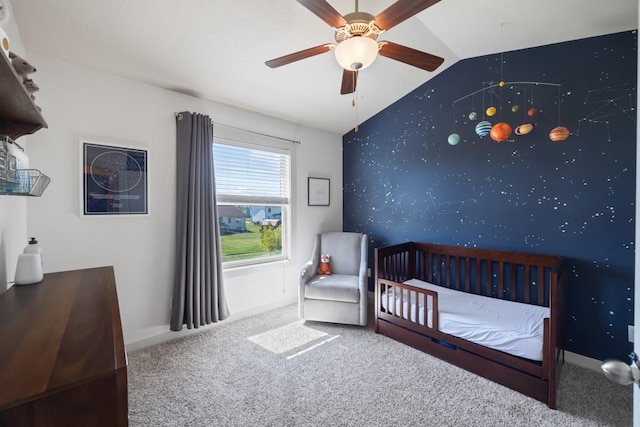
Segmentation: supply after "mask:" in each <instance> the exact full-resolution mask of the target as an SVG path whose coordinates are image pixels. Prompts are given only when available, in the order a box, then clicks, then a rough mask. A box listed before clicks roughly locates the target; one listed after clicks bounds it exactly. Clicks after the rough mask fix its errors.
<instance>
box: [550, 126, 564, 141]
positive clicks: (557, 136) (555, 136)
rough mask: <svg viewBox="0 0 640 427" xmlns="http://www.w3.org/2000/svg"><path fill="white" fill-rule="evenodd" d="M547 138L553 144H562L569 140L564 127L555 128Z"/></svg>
mask: <svg viewBox="0 0 640 427" xmlns="http://www.w3.org/2000/svg"><path fill="white" fill-rule="evenodd" d="M549 138H551V140H552V141H553V142H562V141H564V140H566V139H567V138H569V129H567V128H566V127H564V126H558V127H555V128H553V129H551V132H549Z"/></svg>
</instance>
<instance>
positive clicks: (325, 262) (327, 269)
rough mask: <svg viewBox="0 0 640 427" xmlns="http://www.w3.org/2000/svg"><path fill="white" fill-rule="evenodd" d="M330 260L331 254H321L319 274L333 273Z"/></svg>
mask: <svg viewBox="0 0 640 427" xmlns="http://www.w3.org/2000/svg"><path fill="white" fill-rule="evenodd" d="M329 261H331V255H329V254H322V255H320V267H318V274H324V275H327V276H330V275H331V265H330V264H329Z"/></svg>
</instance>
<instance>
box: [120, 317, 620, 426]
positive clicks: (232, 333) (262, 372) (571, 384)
mask: <svg viewBox="0 0 640 427" xmlns="http://www.w3.org/2000/svg"><path fill="white" fill-rule="evenodd" d="M128 357H129V368H128V372H129V414H130V415H129V417H130V425H131V426H398V427H404V426H554V427H555V426H581V427H582V426H631V425H632V388H631V387H622V386H619V385H616V384H612V383H610V382H609V381H607V380H606V378H605V377H604V375H601V374H599V373H597V372H593V371H590V370H587V369H583V368H580V367H577V366H574V365H570V364H565V365H564V367H563V371H562V378H561V381H560V389H559V396H558V410H551V409H549V408H548V407H547V406H546V405H544V404H543V403H540V402H538V401H536V400H533V399H531V398H528V397H526V396H523V395H521V394H520V393H517V392H515V391H512V390H510V389H508V388H505V387H502V386H500V385H498V384H495V383H493V382H491V381H488V380H486V379H484V378H481V377H478V376H476V375H474V374H471V373H469V372H466V371H464V370H462V369H459V368H457V367H455V366H452V365H450V364H448V363H446V362H443V361H441V360H439V359H436V358H434V357H431V356H429V355H427V354H424V353H422V352H419V351H417V350H414V349H412V348H410V347H407V346H405V345H403V344H400V343H398V342H395V341H393V340H391V339H389V338H386V337H383V336H380V335H376V334H375V333H374V332H373V323H372V322H370V324H369V326H368V327H367V328H361V327H356V326H342V325H333V324H324V323H317V322H300V321H298V320H297V308H296V306H288V307H285V308H282V309H278V310H274V311H271V312H268V313H264V314H261V315H258V316H255V317H251V318H247V319H241V320H237V321H235V322H229V323H227V324H221V325H219V326H217V327H214V328H211V329H210V330H208V331H207V332H203V333H200V334H196V335H191V336H188V337H186V338H181V339H178V340H175V341H172V342H167V343H162V344H159V345H156V346H153V347H148V348H145V349H142V350H138V351H135V352H132V353H129V355H128Z"/></svg>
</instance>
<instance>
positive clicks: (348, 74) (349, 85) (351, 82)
mask: <svg viewBox="0 0 640 427" xmlns="http://www.w3.org/2000/svg"><path fill="white" fill-rule="evenodd" d="M357 80H358V72H357V71H350V70H342V86H341V87H340V95H346V94H349V93H353V92H355V91H356V82H357Z"/></svg>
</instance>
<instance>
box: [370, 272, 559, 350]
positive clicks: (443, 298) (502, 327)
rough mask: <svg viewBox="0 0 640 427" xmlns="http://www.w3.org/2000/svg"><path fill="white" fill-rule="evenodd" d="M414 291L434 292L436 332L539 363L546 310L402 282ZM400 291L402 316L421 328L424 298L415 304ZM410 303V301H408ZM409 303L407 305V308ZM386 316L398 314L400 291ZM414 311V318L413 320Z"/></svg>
mask: <svg viewBox="0 0 640 427" xmlns="http://www.w3.org/2000/svg"><path fill="white" fill-rule="evenodd" d="M405 283H406V284H408V285H411V286H415V287H417V288H422V289H428V290H430V291H435V292H437V293H438V312H439V314H440V317H439V319H438V322H439V329H440V332H443V333H445V334H449V335H453V336H456V337H458V338H463V339H465V340H467V341H471V342H474V343H476V344H480V345H482V346H485V347H489V348H493V349H495V350H499V351H503V352H505V353H509V354H512V355H514V356H519V357H524V358H527V359H531V360H536V361H541V360H542V341H543V331H544V318H545V317H549V308H548V307H540V306H537V305H530V304H524V303H519V302H512V301H505V300H500V299H496V298H489V297H484V296H480V295H474V294H469V293H466V292H461V291H455V290H452V289H448V288H443V287H442V286H437V285H434V284H431V283H428V282H424V281H422V280H417V279H411V280H408V281H406V282H405ZM407 293H408V291H407V290H406V289H405V290H404V292H403V294H404V295H403V299H402V301H403V306H404V307H403V308H402V316H403V317H404V318H405V319H410V320H411V321H412V322H417V323H419V324H421V325H424V319H425V315H424V306H425V301H424V298H422V297H421V298H419V299H418V301H417V303H418V304H417V307H418V310H416V297H417V294H416V292H410V294H411V298H408V295H407ZM391 295H393V292H391V291H390V292H389V296H387V293H386V292H385V293H383V294H382V295H381V299H382V306H383V307H384V308H385V310H387V305H388V303H389V301H390V299H392V298H393V297H392V296H391ZM409 300H410V301H409ZM409 304H410V305H411V306H409ZM426 305H427V310H428V312H427V326H428V327H430V328H431V327H433V326H432V298H427V304H426ZM388 311H389V312H390V313H392V314H393V313H398V314H399V313H400V312H401V311H400V292H399V289H396V293H395V304H392V306H391V307H390V308H389V309H388ZM416 312H417V319H416Z"/></svg>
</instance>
